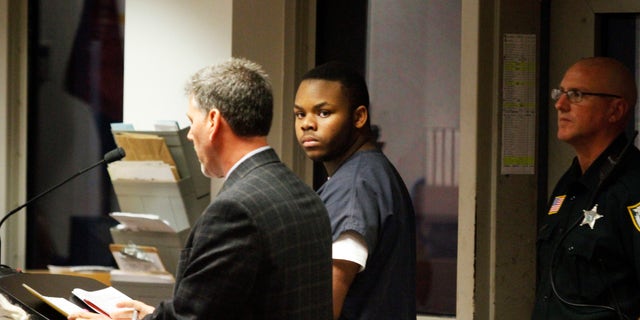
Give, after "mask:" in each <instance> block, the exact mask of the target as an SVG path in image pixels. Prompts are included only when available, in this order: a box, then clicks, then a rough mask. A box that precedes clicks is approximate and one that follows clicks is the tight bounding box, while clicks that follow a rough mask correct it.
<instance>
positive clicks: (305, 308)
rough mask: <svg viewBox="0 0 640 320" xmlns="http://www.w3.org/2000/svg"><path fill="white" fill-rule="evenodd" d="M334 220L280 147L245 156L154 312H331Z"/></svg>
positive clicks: (258, 315)
mask: <svg viewBox="0 0 640 320" xmlns="http://www.w3.org/2000/svg"><path fill="white" fill-rule="evenodd" d="M331 317H332V301H331V227H330V223H329V218H328V214H327V212H326V209H325V207H324V205H323V204H322V202H321V200H320V199H319V198H318V196H317V195H316V193H315V192H314V191H313V190H312V189H311V188H309V187H308V186H307V185H306V184H304V183H303V182H302V181H301V180H300V179H298V177H297V176H296V175H295V174H294V173H293V172H291V171H290V170H289V169H288V168H287V167H286V166H285V165H284V164H283V163H282V162H281V161H280V160H279V159H278V156H277V155H276V153H275V152H274V150H273V149H269V150H265V151H262V152H259V153H257V154H255V155H253V156H252V157H250V158H248V159H247V160H245V161H244V162H242V163H241V164H240V165H239V166H238V167H237V168H236V169H235V170H234V171H233V172H232V173H231V174H230V176H229V177H228V178H227V180H226V181H225V183H224V185H223V187H222V190H221V191H220V193H219V194H218V195H217V196H216V198H215V199H214V200H213V202H212V203H211V204H210V205H209V207H208V208H207V209H206V210H205V212H204V213H203V215H202V216H201V217H200V218H199V219H198V221H197V222H196V223H195V225H194V226H193V228H192V230H191V234H190V236H189V238H188V240H187V243H186V245H185V248H184V250H183V252H182V253H181V257H180V262H179V265H178V270H177V274H176V287H175V290H174V297H173V299H172V300H167V301H165V302H162V303H161V304H160V305H159V306H158V307H157V308H156V310H155V312H154V313H153V314H152V315H151V316H150V317H149V318H154V319H331Z"/></svg>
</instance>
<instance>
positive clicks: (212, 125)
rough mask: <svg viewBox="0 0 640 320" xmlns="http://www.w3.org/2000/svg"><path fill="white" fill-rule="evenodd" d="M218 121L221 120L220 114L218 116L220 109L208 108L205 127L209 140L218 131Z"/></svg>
mask: <svg viewBox="0 0 640 320" xmlns="http://www.w3.org/2000/svg"><path fill="white" fill-rule="evenodd" d="M220 122H221V116H220V110H218V109H211V110H209V113H207V120H206V123H207V128H208V129H209V139H210V140H211V141H213V139H214V138H215V137H216V136H217V135H218V132H219V131H220Z"/></svg>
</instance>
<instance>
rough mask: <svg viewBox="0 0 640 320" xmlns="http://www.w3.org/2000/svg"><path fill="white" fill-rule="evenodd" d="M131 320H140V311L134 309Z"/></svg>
mask: <svg viewBox="0 0 640 320" xmlns="http://www.w3.org/2000/svg"><path fill="white" fill-rule="evenodd" d="M131 320H138V309H133V314H131Z"/></svg>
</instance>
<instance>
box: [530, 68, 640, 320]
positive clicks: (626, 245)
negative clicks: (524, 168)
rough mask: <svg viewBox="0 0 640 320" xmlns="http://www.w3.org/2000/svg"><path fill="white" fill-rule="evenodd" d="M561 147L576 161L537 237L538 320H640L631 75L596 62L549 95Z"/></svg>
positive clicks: (573, 71)
mask: <svg viewBox="0 0 640 320" xmlns="http://www.w3.org/2000/svg"><path fill="white" fill-rule="evenodd" d="M551 98H553V100H555V109H556V110H557V114H558V132H557V137H558V139H559V140H561V141H564V142H566V143H568V144H569V145H571V146H572V147H573V149H574V150H575V153H576V157H575V158H574V160H573V163H572V164H571V167H570V168H569V169H568V170H567V172H566V173H565V174H564V175H563V176H562V177H561V178H560V180H559V181H558V183H557V185H556V187H555V189H554V191H553V194H552V195H551V198H550V201H549V206H548V207H547V208H546V209H545V212H544V214H543V215H544V218H543V219H542V221H541V224H540V228H539V230H538V243H537V247H538V265H537V277H538V287H537V290H536V291H537V292H536V300H535V306H534V309H533V315H532V319H638V317H639V316H640V151H638V149H637V148H636V147H635V146H634V145H633V139H634V138H635V136H634V137H633V138H631V139H627V138H626V137H625V133H624V131H625V127H626V125H627V122H628V121H629V120H630V119H631V118H632V116H633V114H634V107H635V102H636V98H637V91H636V84H635V80H634V77H633V74H632V73H631V72H630V71H629V70H628V69H627V68H626V67H625V66H624V65H623V64H622V63H620V62H619V61H617V60H614V59H611V58H604V57H594V58H586V59H582V60H580V61H578V62H577V63H575V64H574V65H572V66H571V67H570V68H569V69H568V70H567V71H566V73H565V74H564V77H563V79H562V82H561V83H560V87H559V88H557V89H552V90H551Z"/></svg>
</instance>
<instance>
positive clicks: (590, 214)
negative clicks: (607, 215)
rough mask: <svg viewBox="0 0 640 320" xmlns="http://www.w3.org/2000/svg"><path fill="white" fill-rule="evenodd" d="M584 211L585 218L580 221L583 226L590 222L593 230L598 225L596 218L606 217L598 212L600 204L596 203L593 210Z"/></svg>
mask: <svg viewBox="0 0 640 320" xmlns="http://www.w3.org/2000/svg"><path fill="white" fill-rule="evenodd" d="M582 212H584V219H582V222H581V223H580V225H581V226H583V225H585V224H588V225H589V227H591V230H593V227H594V226H595V225H596V220H598V219H600V218H602V217H604V216H603V215H601V214H599V213H598V205H597V204H596V205H594V206H593V208H592V209H591V210H582Z"/></svg>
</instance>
